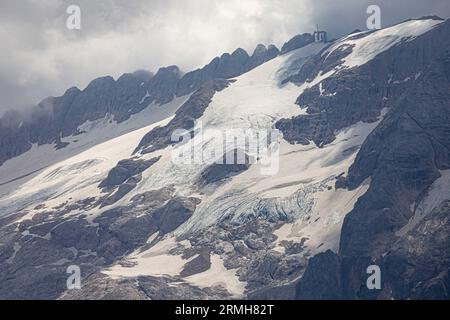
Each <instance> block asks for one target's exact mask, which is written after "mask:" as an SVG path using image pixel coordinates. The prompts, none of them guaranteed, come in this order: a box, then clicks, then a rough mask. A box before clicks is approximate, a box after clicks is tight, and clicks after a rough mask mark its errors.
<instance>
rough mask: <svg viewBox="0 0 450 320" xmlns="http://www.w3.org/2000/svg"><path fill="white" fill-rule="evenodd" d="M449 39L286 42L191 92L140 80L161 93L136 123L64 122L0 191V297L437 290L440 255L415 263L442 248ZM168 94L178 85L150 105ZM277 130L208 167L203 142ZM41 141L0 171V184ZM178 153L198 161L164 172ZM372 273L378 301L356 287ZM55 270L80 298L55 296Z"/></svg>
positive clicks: (407, 27)
mask: <svg viewBox="0 0 450 320" xmlns="http://www.w3.org/2000/svg"><path fill="white" fill-rule="evenodd" d="M449 29H450V24H449V21H445V22H443V21H441V20H437V19H434V18H424V19H419V20H410V21H406V22H403V23H401V24H398V25H396V26H393V27H391V28H387V29H383V30H379V31H373V32H363V33H357V34H352V35H350V36H348V37H344V38H342V39H338V40H336V41H335V42H333V43H327V44H324V43H311V41H312V40H311V38H310V37H308V36H305V35H303V36H299V37H297V38H294V39H293V40H292V41H290V42H288V44H286V45H285V47H284V49H283V50H282V53H283V54H281V55H278V53H277V54H276V55H278V56H276V57H275V50H273V48H272V49H270V48H269V49H267V50H263V48H261V47H260V48H259V49H258V48H257V50H255V53H254V54H253V56H252V57H253V60H252V57H249V56H248V55H246V53H244V52H242V51H240V50H237V51H235V53H233V54H232V55H226V56H223V57H221V58H220V59H222V60H220V59H219V60H220V61H219V60H214V61H213V62H212V63H211V64H210V65H208V66H207V67H205V68H204V69H202V70H198V71H195V72H194V74H190V75H189V76H187V75H186V76H185V77H187V78H186V79H191V80H189V82H190V83H193V84H194V85H193V87H189V85H187V86H185V85H180V83H182V82H183V80H181V82H179V81H180V80H176V83H177V84H176V85H175V84H174V80H170V81H167V82H164V83H166V84H167V85H169V87H166V86H165V85H164V86H162V87H160V86H157V85H155V86H152V88H160V89H158V90H156V89H155V92H154V93H150V92H148V90H147V92H146V93H145V94H144V95H143V97H144V98H143V97H140V95H139V99H144V100H145V99H147V98H149V97H147V96H152V97H156V96H160V97H161V99H162V100H159V98H151V99H156V100H155V101H157V102H158V103H154V104H152V107H149V108H147V109H144V110H143V111H141V113H140V114H136V117H135V116H130V117H128V118H127V119H125V118H124V119H125V120H123V121H117V123H116V122H114V121H113V122H112V123H109V121H107V120H106V121H105V120H100V121H95V120H94V121H93V120H90V121H87V122H84V123H82V124H80V125H78V126H77V127H76V130H78V131H86V132H85V133H83V134H81V135H77V136H68V137H63V139H60V141H59V142H60V143H64V142H69V143H70V144H69V145H68V146H66V147H65V148H63V149H60V150H58V151H53V153H52V155H54V157H56V158H57V157H58V153H59V152H63V150H64V149H65V150H66V152H67V153H66V154H64V156H61V158H60V160H56V161H55V163H54V164H53V163H51V161H48V162H46V163H45V164H46V165H48V167H46V168H44V169H42V170H41V171H39V172H36V173H33V174H32V175H28V176H26V177H24V178H23V180H20V179H19V180H16V181H13V182H10V183H6V184H5V185H4V190H6V192H4V193H3V194H2V195H1V196H0V228H1V231H2V232H1V235H0V240H1V241H0V243H1V244H2V245H1V246H0V281H1V283H2V287H1V288H0V296H1V297H3V298H65V299H89V298H93V299H99V298H106V299H108V298H109V299H111V298H112V299H124V298H138V299H146V298H150V299H167V298H171V299H177V298H183V299H186V298H188V299H190V298H192V299H198V298H213V299H219V298H268V299H275V298H287V299H293V298H315V299H327V298H334V299H336V298H337V299H345V298H346V299H355V298H357V299H364V298H401V299H407V298H427V297H438V298H439V297H440V298H445V297H448V292H447V291H446V290H447V289H445V288H448V286H447V287H446V286H445V283H446V282H445V281H448V273H446V272H448V271H446V270H448V266H449V264H448V260H447V257H446V255H445V254H444V253H439V251H437V253H436V254H430V255H431V256H432V257H434V258H433V259H430V258H429V255H428V254H427V253H425V252H426V251H428V250H431V251H433V252H435V250H440V249H439V248H441V249H442V248H446V246H448V219H447V218H446V216H447V215H446V213H447V211H448V210H447V209H448V205H447V201H448V200H449V197H450V195H449V194H448V193H446V192H445V190H446V188H448V182H449V181H448V179H447V178H448V177H447V170H448V169H449V166H450V163H449V162H448V161H449V160H448V159H449V155H450V153H449V150H450V139H449V138H450V136H449V132H450V131H449V127H448V124H449V123H450V121H449V120H450V119H449V117H450V114H449V108H448V106H449V101H450V96H449V95H450V92H449V90H448V85H449V80H450V69H449V61H450V57H449V55H448V54H449V52H450V44H449V39H448V36H447V35H448V34H449V33H448V32H449V31H450V30H449ZM256 57H258V58H256ZM230 59H231V60H230ZM251 60H252V61H251ZM254 61H258V62H254ZM236 66H241V67H239V68H238V67H236ZM212 69H213V70H215V71H214V72H215V73H210V72H208V74H209V75H211V74H215V75H214V76H211V77H210V78H209V76H208V77H207V76H204V75H202V74H203V73H202V72H207V71H206V70H212ZM220 70H222V71H223V72H222V71H220ZM219 71H220V72H219ZM167 72H169V74H171V75H176V74H177V71H176V69H170V70H167ZM217 74H220V76H217ZM155 77H156V75H155ZM223 78H226V79H223ZM152 79H153V78H152ZM181 79H183V77H182V78H181ZM198 79H202V80H201V81H200V80H198ZM205 79H207V80H205ZM203 80H205V81H203ZM104 81H109V80H104ZM200 83H201V84H200ZM174 86H178V88H185V87H188V88H191V89H193V88H194V90H192V91H190V90H187V89H186V91H183V90H184V89H183V90H182V92H183V93H184V94H185V95H182V96H180V97H179V98H178V99H175V100H171V102H169V101H165V100H164V98H163V97H164V94H163V93H164V92H173V91H171V90H175V89H173V88H174ZM168 88H169V89H168ZM166 89H167V90H168V91H166ZM180 90H181V89H180ZM130 94H131V92H130ZM172 97H173V96H171V98H172ZM99 99H100V100H101V97H99ZM132 99H134V100H136V99H137V97H135V96H133V98H132ZM149 99H150V98H149ZM151 99H150V100H151ZM150 100H149V101H150ZM149 101H147V102H146V103H148V102H149ZM152 101H153V100H152ZM162 103H168V104H162ZM424 109H425V110H427V112H424ZM155 110H164V112H162V111H161V112H160V113H158V112H156V111H155ZM146 115H147V116H146ZM115 116H116V115H115ZM114 119H115V120H116V118H115V117H114ZM144 125H145V126H144ZM121 126H122V127H121ZM102 127H103V128H102ZM120 128H123V129H120ZM275 128H277V129H279V130H280V131H279V132H280V133H281V134H282V135H280V136H278V137H277V138H276V139H273V140H271V141H268V142H269V145H268V146H267V147H268V150H270V152H268V153H264V152H263V153H257V152H256V153H255V152H252V151H251V150H247V149H246V150H245V151H246V154H245V157H244V158H245V159H247V160H248V159H252V157H253V158H255V159H257V160H258V161H257V162H255V161H253V162H249V161H247V160H246V161H245V163H244V164H233V165H229V164H218V163H217V162H216V161H217V160H218V159H222V158H223V157H225V158H226V157H227V156H228V155H229V154H234V152H235V150H236V148H239V147H240V146H239V145H236V144H234V143H233V144H230V145H225V147H224V148H223V149H222V148H220V147H221V144H220V143H218V140H217V133H218V132H219V133H223V132H226V131H227V130H231V129H234V130H238V131H237V132H250V133H251V132H269V131H270V130H273V129H275ZM177 129H185V130H187V131H189V132H190V133H189V136H191V138H192V139H191V140H190V142H191V143H184V144H183V143H176V141H173V140H172V139H171V135H172V133H173V132H174V131H175V130H177ZM121 130H123V131H121ZM239 130H242V131H239ZM245 130H247V131H245ZM111 131H113V132H114V135H113V136H109V137H105V138H104V139H97V140H95V142H92V143H93V144H95V145H89V147H90V148H86V141H91V140H92V139H90V138H89V137H95V138H98V136H99V132H102V133H105V134H108V133H109V134H111ZM121 133H124V134H123V135H121ZM75 140H79V142H77V141H75ZM100 142H101V143H100ZM77 143H78V144H82V145H80V146H78V145H77ZM77 146H78V148H79V149H78V150H80V151H79V152H77ZM241 147H242V146H241ZM41 148H42V146H40V147H35V149H36V150H35V149H32V150H31V151H28V153H24V154H23V155H22V156H20V157H18V158H13V159H11V160H8V161H7V162H5V163H4V164H3V166H0V173H1V174H2V177H3V179H4V180H5V181H9V180H14V179H12V178H13V177H14V175H11V174H10V171H11V170H15V171H17V170H18V169H15V168H25V166H26V163H27V159H30V157H31V156H32V155H33V154H38V153H40V152H42V153H45V152H49V151H48V149H45V150H44V149H41ZM191 148H193V149H194V150H197V152H199V154H201V155H202V161H197V162H196V161H191V162H189V163H186V162H181V163H180V162H177V161H174V158H173V155H174V154H181V155H182V154H188V155H189V154H190V153H189V151H190V150H191ZM40 150H44V151H40ZM71 150H73V153H71V152H72V151H71ZM266 151H267V150H266ZM255 155H256V156H255ZM273 155H276V160H277V162H276V163H274V162H272V161H273V159H274V158H272V156H273ZM234 156H236V157H237V156H238V155H234ZM43 158H45V157H43ZM189 160H192V159H189ZM44 162H45V159H44V160H43V163H44ZM38 164H39V163H38ZM42 166H43V165H42V164H39V165H37V164H36V165H35V167H36V170H38V169H41V167H42ZM274 168H275V170H269V171H268V169H274ZM26 172H27V171H26V170H25V171H24V174H25V173H26ZM8 174H9V175H8ZM8 179H9V180H8ZM433 233H435V235H434V236H433ZM412 236H413V237H414V238H416V239H420V241H418V240H416V241H414V238H411V237H412ZM424 250H425V251H424ZM443 251H445V250H443ZM427 260H428V261H431V264H432V266H431V267H427V266H425V265H424V261H427ZM374 263H376V264H380V265H381V267H382V269H383V275H384V278H383V284H384V287H383V288H384V289H383V290H379V291H377V290H376V291H369V290H366V289H364V286H365V280H366V274H365V268H366V267H367V266H368V265H369V264H374ZM411 263H413V265H414V266H415V267H414V268H413V270H410V269H408V268H411V266H410V265H411ZM68 265H78V266H80V267H81V270H82V275H83V278H82V289H81V290H75V291H74V290H66V288H65V279H66V278H67V274H66V268H67V266H68ZM399 274H400V275H401V276H400V277H399V276H398V275H399ZM443 284H444V285H443ZM31 288H33V290H31Z"/></svg>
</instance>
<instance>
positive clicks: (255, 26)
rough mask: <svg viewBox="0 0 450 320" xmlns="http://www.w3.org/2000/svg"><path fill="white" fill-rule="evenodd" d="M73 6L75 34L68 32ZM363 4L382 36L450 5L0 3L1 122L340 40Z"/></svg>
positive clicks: (131, 0) (268, 0) (432, 0)
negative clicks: (226, 59)
mask: <svg viewBox="0 0 450 320" xmlns="http://www.w3.org/2000/svg"><path fill="white" fill-rule="evenodd" d="M73 4H75V5H78V6H80V8H81V23H82V24H81V30H68V29H67V28H66V19H67V17H68V15H67V13H66V9H67V7H68V6H69V5H73ZM370 4H377V5H379V6H380V7H381V10H382V11H381V12H382V24H383V26H389V25H392V24H394V23H397V22H399V21H402V20H404V19H407V18H410V17H419V16H423V15H429V14H437V15H439V16H441V17H443V18H448V17H449V16H450V2H449V1H448V0H429V1H423V0H397V1H392V0H383V1H366V0H342V1H335V0H227V1H223V0H217V1H216V0H183V1H181V0H149V1H144V0H127V1H122V0H97V1H89V0H78V1H76V0H22V1H20V2H19V1H15V0H2V1H1V3H0V42H1V43H2V50H1V55H0V97H1V98H0V113H1V112H3V111H4V110H6V109H16V110H18V109H23V108H25V107H28V106H31V105H35V104H36V103H38V102H39V101H40V100H42V99H43V98H45V97H47V96H49V95H61V94H62V93H63V92H64V91H65V89H67V88H68V87H71V86H78V87H80V88H84V87H85V86H86V85H87V84H88V83H89V82H90V81H91V80H92V79H94V78H96V77H99V76H103V75H112V76H113V77H116V78H117V77H118V76H120V75H121V74H123V73H125V72H132V71H134V70H138V69H146V70H150V71H156V70H157V69H158V68H159V67H161V66H166V65H173V64H176V65H178V66H180V68H181V69H183V70H186V71H188V70H191V69H195V68H198V67H201V66H202V65H204V64H206V63H207V62H209V61H210V60H211V59H212V58H213V57H214V56H217V55H220V54H221V53H223V52H230V51H233V50H234V49H236V48H238V47H241V48H244V49H246V50H247V51H252V50H253V48H254V47H255V46H256V45H257V44H258V43H264V44H272V43H273V44H275V45H277V46H278V47H280V46H281V45H282V44H283V43H284V42H285V41H287V40H288V39H289V38H291V37H292V36H294V35H295V34H298V33H303V32H311V31H312V30H313V29H314V28H315V25H316V24H319V25H320V26H321V28H322V29H326V30H328V31H329V32H330V33H331V35H332V36H334V37H338V36H341V35H343V34H346V33H348V32H350V31H352V30H354V29H355V28H360V29H364V28H365V21H366V19H367V14H366V8H367V6H368V5H370Z"/></svg>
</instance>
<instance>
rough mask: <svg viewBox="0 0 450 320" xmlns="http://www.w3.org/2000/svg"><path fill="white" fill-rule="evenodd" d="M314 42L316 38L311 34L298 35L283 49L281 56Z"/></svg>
mask: <svg viewBox="0 0 450 320" xmlns="http://www.w3.org/2000/svg"><path fill="white" fill-rule="evenodd" d="M312 42H314V36H313V35H312V34H310V33H303V34H298V35H296V36H295V37H293V38H292V39H291V40H289V41H288V42H286V43H285V44H284V45H283V46H282V47H281V54H285V53H288V52H289V51H292V50H295V49H299V48H301V47H304V46H306V45H308V44H310V43H312Z"/></svg>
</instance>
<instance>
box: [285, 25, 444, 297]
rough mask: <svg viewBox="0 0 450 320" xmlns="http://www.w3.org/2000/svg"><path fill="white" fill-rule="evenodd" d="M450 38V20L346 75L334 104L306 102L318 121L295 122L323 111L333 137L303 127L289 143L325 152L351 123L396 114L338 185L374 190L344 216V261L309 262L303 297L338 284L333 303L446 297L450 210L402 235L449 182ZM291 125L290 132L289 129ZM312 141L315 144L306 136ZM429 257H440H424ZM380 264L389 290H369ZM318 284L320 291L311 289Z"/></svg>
mask: <svg viewBox="0 0 450 320" xmlns="http://www.w3.org/2000/svg"><path fill="white" fill-rule="evenodd" d="M449 32H450V21H446V22H444V23H442V24H441V25H439V26H438V27H436V28H434V29H433V30H432V31H430V32H428V33H426V34H424V35H422V36H420V37H418V38H416V39H414V40H411V41H408V42H404V43H402V45H399V46H396V47H393V48H391V49H390V50H388V51H387V52H385V53H383V54H380V55H379V56H377V57H376V58H375V59H373V60H372V61H370V62H369V63H367V64H366V65H363V66H360V67H359V68H356V69H352V70H348V71H343V73H341V75H340V79H337V78H331V79H329V80H327V81H325V82H324V83H323V88H324V89H325V92H336V95H335V96H333V97H323V96H321V95H320V94H319V93H314V92H313V91H314V90H317V89H316V88H312V89H311V90H312V91H309V92H307V93H305V94H306V97H300V98H299V101H303V102H308V103H309V104H310V106H311V108H312V109H311V111H310V110H309V109H308V112H309V113H311V115H306V116H302V117H300V118H297V121H298V122H296V123H295V126H299V125H301V124H304V123H305V121H311V120H310V119H311V117H312V116H313V113H314V114H317V113H320V117H321V118H322V119H324V121H325V123H324V126H325V127H328V128H329V129H328V130H327V132H328V134H325V133H323V131H320V130H312V129H298V128H297V129H296V130H297V131H296V133H294V132H291V133H288V135H289V134H290V137H294V136H295V139H294V138H293V139H294V140H297V139H299V140H300V139H303V138H304V139H305V140H308V138H309V139H312V140H314V141H315V142H316V143H317V144H319V145H320V144H323V143H327V142H329V141H332V140H333V137H334V134H333V131H334V130H337V129H339V128H340V127H341V126H343V125H344V126H348V125H350V124H351V123H352V122H354V121H370V118H372V117H373V116H374V115H375V114H376V113H377V112H378V111H377V109H378V110H379V109H380V108H382V107H386V106H387V107H389V112H388V114H387V115H386V116H385V117H384V119H383V121H382V122H381V123H380V124H379V125H378V127H377V128H376V129H375V130H374V131H373V132H372V134H371V135H370V136H369V137H368V139H367V140H366V141H365V142H364V144H363V146H362V147H361V149H360V151H359V152H358V154H357V157H356V160H355V162H354V164H353V165H352V166H351V168H350V170H349V172H348V175H347V176H346V177H344V178H343V179H341V181H340V182H339V185H340V186H341V187H345V188H349V189H353V188H356V187H357V186H359V185H360V184H361V183H362V182H363V181H364V180H365V179H367V178H370V179H371V185H370V188H369V190H368V191H367V192H366V194H365V195H364V196H362V197H361V198H360V199H359V200H358V201H357V203H356V204H355V207H354V208H353V210H352V211H351V212H350V213H349V214H348V215H347V216H346V217H345V220H344V223H343V227H342V232H341V240H340V249H339V253H338V255H335V254H334V258H333V261H328V262H327V259H325V258H324V257H323V256H320V255H319V256H317V257H315V258H314V259H312V260H311V261H310V264H309V266H308V269H307V271H306V272H305V276H304V277H303V279H302V280H300V282H299V285H298V287H297V297H299V298H311V297H320V296H323V295H324V294H325V293H326V292H335V291H334V290H335V289H336V283H338V280H339V281H340V284H341V286H342V290H339V292H340V293H339V294H338V293H336V295H334V296H333V298H342V299H376V298H378V299H385V298H388V299H390V298H394V299H426V298H442V299H448V289H446V288H448V287H446V283H448V268H449V265H450V264H449V261H448V259H447V255H446V254H444V253H442V252H441V253H437V251H434V250H439V249H436V248H444V246H446V245H448V219H447V218H446V216H445V213H444V212H447V210H448V205H447V204H445V203H443V204H440V206H439V207H438V209H435V211H434V212H433V213H429V214H430V216H429V218H427V219H424V220H422V221H421V222H420V224H419V225H418V226H416V227H415V228H414V230H411V231H409V232H408V233H406V234H404V235H401V234H399V233H398V231H399V230H400V229H401V228H403V227H404V226H405V225H406V224H407V223H408V221H409V220H410V218H411V217H412V216H413V215H414V211H413V207H412V204H414V203H418V202H419V201H420V199H421V198H422V197H423V195H424V194H426V192H427V190H429V188H430V186H431V184H432V183H433V182H434V181H435V180H436V179H437V178H439V177H440V176H441V174H440V170H447V169H449V168H450V157H449V156H450V152H449V151H450V135H449V133H450V125H449V123H450V109H449V108H448V102H449V101H450V91H449V90H448V87H449V85H450V39H449V38H448V36H447V35H448V33H449ZM392 70H395V73H394V74H395V77H396V78H395V79H401V80H395V79H391V80H389V78H390V77H392V73H393V72H392ZM408 77H410V78H408ZM383 78H384V79H385V80H383ZM386 78H387V79H386ZM365 79H366V80H370V81H371V85H367V87H366V89H363V88H362V87H360V84H359V83H358V82H361V81H363V82H364V81H366V80H365ZM405 79H406V80H405ZM340 81H344V83H345V86H344V83H343V84H342V86H341V85H340ZM364 87H365V85H364ZM341 88H342V89H341ZM341 94H343V95H344V97H346V103H345V104H344V103H340V102H339V101H340V99H341V98H340V97H339V96H340V95H341ZM361 94H363V95H364V98H363V97H362V96H361ZM361 106H364V108H361ZM357 109H359V110H357ZM337 113H341V114H342V116H341V115H338V114H337ZM294 121H295V120H294ZM287 123H288V122H284V123H283V125H282V126H283V127H284V128H286V127H285V125H287ZM331 129H332V130H331ZM297 133H298V134H297ZM306 133H308V134H310V135H311V136H309V137H306V135H307V134H306ZM446 233H447V234H446ZM438 239H439V240H438ZM428 250H430V251H431V252H435V253H436V257H434V258H433V256H432V253H430V254H429V253H426V252H428ZM328 255H330V256H332V255H333V254H331V253H330V254H328ZM438 256H439V258H437V257H438ZM372 264H376V265H379V266H380V268H381V270H382V271H381V274H382V281H383V286H382V289H381V290H368V288H367V287H366V279H367V277H368V275H367V273H366V269H367V267H368V266H369V265H372ZM317 265H320V266H321V267H318V266H317ZM315 270H316V271H315ZM324 270H330V271H329V272H331V273H332V275H333V277H334V279H335V280H333V281H330V279H329V277H330V275H329V274H330V273H329V272H328V271H327V272H325V273H324ZM322 274H323V275H322ZM311 279H315V280H314V281H316V283H320V285H318V286H317V287H316V288H313V287H312V286H309V285H308V283H310V282H311V281H312V280H311ZM322 280H327V281H322ZM327 282H330V285H328V284H327ZM330 298H331V297H330Z"/></svg>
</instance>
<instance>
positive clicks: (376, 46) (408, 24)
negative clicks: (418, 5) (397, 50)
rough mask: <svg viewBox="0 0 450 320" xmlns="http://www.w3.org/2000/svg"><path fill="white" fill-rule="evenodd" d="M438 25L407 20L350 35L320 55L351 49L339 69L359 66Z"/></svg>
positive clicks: (425, 21)
mask: <svg viewBox="0 0 450 320" xmlns="http://www.w3.org/2000/svg"><path fill="white" fill-rule="evenodd" d="M440 23H442V20H432V19H423V20H409V21H405V22H403V23H400V24H397V25H394V26H392V27H389V28H385V29H380V30H377V31H374V32H370V31H364V32H360V33H355V34H351V35H349V36H347V37H345V38H343V39H342V40H339V41H337V42H336V44H334V45H333V46H331V47H330V48H329V49H327V50H326V51H325V52H324V53H322V54H323V55H327V56H329V55H330V54H331V53H333V52H334V51H335V50H343V49H345V48H348V47H352V52H351V53H350V54H349V55H347V56H346V57H345V58H344V59H343V63H342V64H341V65H340V68H353V67H357V66H361V65H363V64H365V63H367V62H369V61H370V60H372V59H373V58H375V57H376V56H377V55H379V54H380V53H382V52H384V51H386V50H388V49H390V48H392V47H393V46H395V45H397V44H398V43H400V42H402V41H409V40H412V39H413V38H415V37H418V36H420V35H422V34H424V33H426V32H427V31H430V30H431V29H432V28H433V27H435V26H436V25H438V24H440ZM355 37H356V38H357V39H355ZM358 37H359V38H358Z"/></svg>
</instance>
